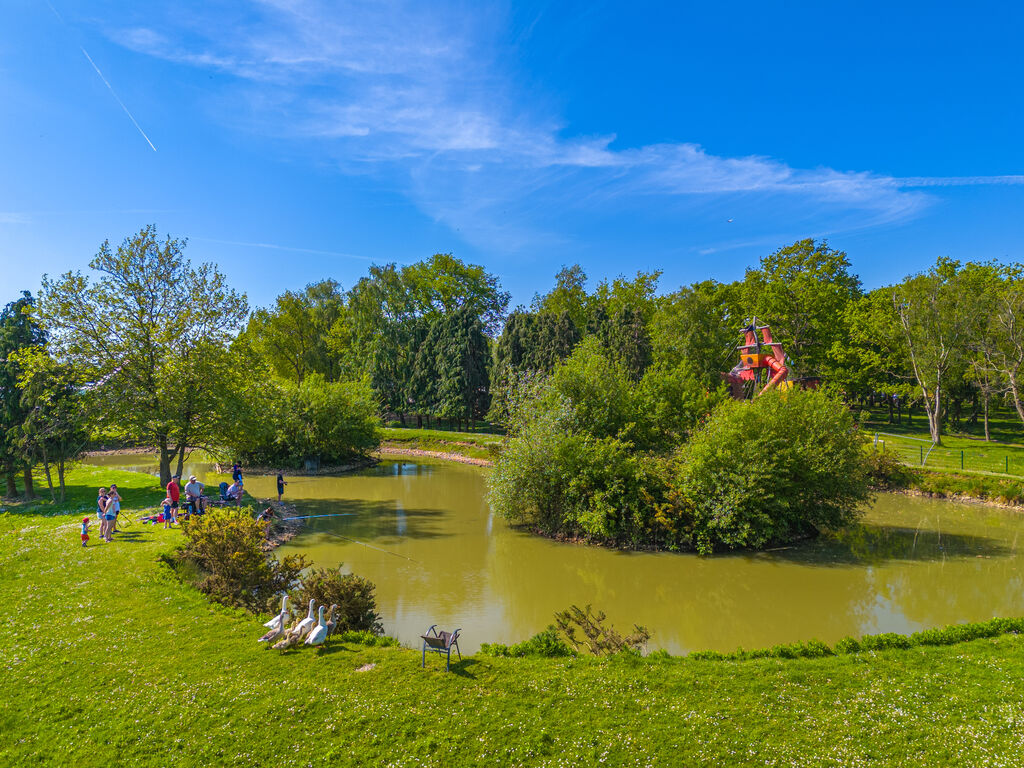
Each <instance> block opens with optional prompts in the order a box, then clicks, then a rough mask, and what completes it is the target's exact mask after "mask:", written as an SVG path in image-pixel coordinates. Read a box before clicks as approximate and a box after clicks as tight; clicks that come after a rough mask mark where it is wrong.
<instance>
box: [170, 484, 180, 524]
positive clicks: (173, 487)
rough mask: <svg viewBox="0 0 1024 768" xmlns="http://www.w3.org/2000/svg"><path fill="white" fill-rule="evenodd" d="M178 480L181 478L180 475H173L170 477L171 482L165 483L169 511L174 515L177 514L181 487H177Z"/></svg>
mask: <svg viewBox="0 0 1024 768" xmlns="http://www.w3.org/2000/svg"><path fill="white" fill-rule="evenodd" d="M179 480H181V475H174V477H172V478H171V482H169V483H168V484H167V498H168V499H170V500H171V513H172V514H173V515H174V517H177V516H178V501H179V500H180V499H181V488H179V487H178V481H179Z"/></svg>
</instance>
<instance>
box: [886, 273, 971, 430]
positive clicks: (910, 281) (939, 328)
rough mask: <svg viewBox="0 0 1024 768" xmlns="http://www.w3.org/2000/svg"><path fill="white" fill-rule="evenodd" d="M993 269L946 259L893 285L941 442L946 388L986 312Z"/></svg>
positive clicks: (962, 362) (905, 338)
mask: <svg viewBox="0 0 1024 768" xmlns="http://www.w3.org/2000/svg"><path fill="white" fill-rule="evenodd" d="M988 270H989V266H988V265H978V264H967V265H961V264H960V262H958V261H954V260H952V259H946V258H940V259H939V260H938V261H937V262H936V264H935V266H934V267H932V268H931V269H930V270H929V271H928V272H925V273H922V274H919V275H914V276H912V277H908V278H906V279H905V280H904V281H903V282H902V283H900V284H899V285H897V286H894V288H893V290H892V301H893V307H894V309H895V312H896V315H897V316H898V318H899V327H900V330H901V332H902V337H903V344H904V348H905V350H906V354H907V358H908V360H909V363H910V369H911V371H912V372H913V375H914V379H915V381H916V383H917V386H918V389H919V391H920V394H921V401H922V403H923V405H924V409H925V413H926V414H927V416H928V429H929V432H930V433H931V438H932V441H933V442H934V443H935V444H936V445H941V443H942V431H943V430H942V414H943V407H944V405H945V402H944V396H945V394H946V390H947V388H949V387H950V386H952V385H953V384H955V383H956V381H957V377H958V375H962V371H963V369H964V367H965V365H966V361H967V360H968V353H969V349H970V344H971V342H972V341H973V340H975V339H977V338H978V336H979V330H980V329H979V324H980V323H981V322H983V321H984V319H985V317H986V315H985V312H984V302H983V297H984V291H983V288H982V286H981V283H982V282H983V281H984V280H985V276H986V273H987V272H988Z"/></svg>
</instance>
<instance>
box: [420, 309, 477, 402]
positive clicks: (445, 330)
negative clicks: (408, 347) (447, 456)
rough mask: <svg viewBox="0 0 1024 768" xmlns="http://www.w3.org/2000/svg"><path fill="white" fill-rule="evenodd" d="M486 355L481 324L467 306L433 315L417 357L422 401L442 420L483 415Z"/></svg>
mask: <svg viewBox="0 0 1024 768" xmlns="http://www.w3.org/2000/svg"><path fill="white" fill-rule="evenodd" d="M489 357H490V350H489V348H488V345H487V338H486V336H484V332H483V325H482V323H481V322H480V320H479V319H478V318H476V317H475V316H474V315H473V313H472V311H471V310H470V309H469V308H464V309H461V310H458V311H456V312H452V313H450V314H445V315H439V316H437V317H435V318H434V319H433V320H432V321H431V322H430V325H429V329H428V330H427V334H426V338H425V339H424V341H423V344H421V345H420V347H419V352H418V354H417V356H416V363H415V380H416V381H417V389H418V391H419V392H420V393H421V397H422V400H421V403H422V404H425V405H427V410H429V412H431V413H433V414H434V415H435V416H437V417H438V418H442V419H449V420H459V421H463V420H464V421H471V420H475V419H479V418H482V417H483V416H484V414H486V413H487V409H488V407H489V406H490V393H489V386H488V385H489V383H490V381H489V377H488V371H487V363H488V358H489Z"/></svg>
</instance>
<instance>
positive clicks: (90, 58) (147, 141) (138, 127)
mask: <svg viewBox="0 0 1024 768" xmlns="http://www.w3.org/2000/svg"><path fill="white" fill-rule="evenodd" d="M47 5H49V3H47ZM50 7H51V8H52V7H53V6H50ZM54 12H55V13H56V11H54ZM79 47H80V48H81V46H79ZM82 53H84V54H85V58H86V59H88V60H89V63H90V64H92V68H93V69H95V70H96V74H97V75H99V76H100V80H102V81H103V84H104V85H105V86H107V89H108V90H109V91H110V95H111V96H113V97H114V99H115V100H116V101H117V103H118V104H120V105H121V109H123V110H124V113H125V114H126V115H128V119H129V120H131V121H132V125H134V126H135V128H136V130H137V131H138V132H139V133H140V134H142V138H144V139H145V140H146V143H147V144H149V148H150V149H152V150H153V151H154V152H156V147H154V146H153V142H152V141H150V140H149V136H147V135H146V132H145V131H144V130H142V126H140V125H139V122H138V120H136V119H135V118H134V117H133V116H132V113H131V112H129V111H128V107H126V106H125V105H124V102H123V101H121V99H120V97H118V95H117V92H116V91H115V90H114V87H113V86H112V85H111V84H110V83H109V82H108V81H107V78H105V77H104V76H103V73H102V72H100V68H99V67H97V66H96V62H95V61H93V60H92V56H90V55H89V52H88V51H87V50H85V48H82Z"/></svg>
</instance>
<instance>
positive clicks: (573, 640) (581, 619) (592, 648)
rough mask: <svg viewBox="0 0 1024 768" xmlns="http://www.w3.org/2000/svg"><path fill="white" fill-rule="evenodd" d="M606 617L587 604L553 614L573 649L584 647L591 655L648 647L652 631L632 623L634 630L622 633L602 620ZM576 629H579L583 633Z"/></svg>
mask: <svg viewBox="0 0 1024 768" xmlns="http://www.w3.org/2000/svg"><path fill="white" fill-rule="evenodd" d="M605 618H606V617H605V614H604V611H598V612H597V613H594V612H593V611H592V610H591V608H590V606H589V605H587V606H586V607H585V608H582V609H581V608H580V607H579V606H576V605H570V606H569V607H568V608H566V609H565V610H564V611H559V612H558V613H556V614H555V624H556V625H557V626H558V630H559V631H560V632H561V633H562V634H563V635H564V636H565V638H566V640H568V641H569V644H570V645H571V646H572V647H573V648H574V649H576V650H577V651H579V650H581V649H586V650H587V651H589V652H590V653H592V654H593V655H594V656H611V655H613V654H616V653H622V652H631V653H639V652H640V651H641V650H642V649H645V648H646V647H647V641H648V640H650V639H651V633H650V631H649V630H648V629H647V628H646V627H641V626H640V625H639V624H634V625H633V633H632V634H630V635H627V636H626V637H623V636H622V635H620V634H619V633H618V632H617V631H616V629H615V628H614V627H612V626H609V625H606V624H605ZM577 632H582V633H583V634H582V637H581V636H580V635H579V634H577Z"/></svg>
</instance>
